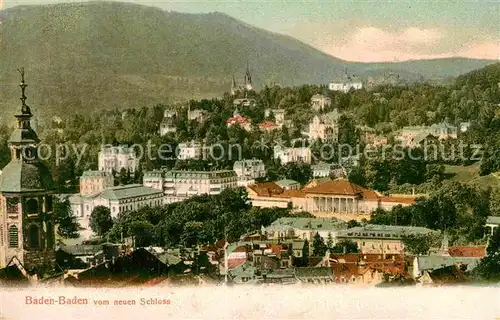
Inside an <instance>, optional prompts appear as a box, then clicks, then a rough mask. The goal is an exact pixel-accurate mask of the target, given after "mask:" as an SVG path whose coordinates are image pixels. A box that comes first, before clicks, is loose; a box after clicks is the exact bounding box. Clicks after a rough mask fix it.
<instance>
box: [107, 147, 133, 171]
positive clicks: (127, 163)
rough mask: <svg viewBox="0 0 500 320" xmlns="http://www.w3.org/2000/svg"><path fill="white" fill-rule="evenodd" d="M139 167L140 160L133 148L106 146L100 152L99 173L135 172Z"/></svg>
mask: <svg viewBox="0 0 500 320" xmlns="http://www.w3.org/2000/svg"><path fill="white" fill-rule="evenodd" d="M138 167H139V159H137V157H136V155H135V151H134V149H133V148H129V147H127V146H110V145H104V146H102V147H101V151H100V152H99V171H105V172H110V173H112V172H113V171H115V172H120V171H121V169H125V170H128V171H130V172H135V170H137V168H138Z"/></svg>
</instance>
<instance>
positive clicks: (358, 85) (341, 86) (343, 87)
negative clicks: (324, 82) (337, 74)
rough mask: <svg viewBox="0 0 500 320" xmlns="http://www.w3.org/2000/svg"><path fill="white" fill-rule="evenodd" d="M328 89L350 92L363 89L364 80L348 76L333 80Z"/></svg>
mask: <svg viewBox="0 0 500 320" xmlns="http://www.w3.org/2000/svg"><path fill="white" fill-rule="evenodd" d="M328 89H330V90H331V91H340V92H343V93H348V92H349V91H351V90H360V89H363V82H362V81H360V80H356V79H353V78H351V77H346V79H344V80H338V81H333V82H330V83H329V84H328Z"/></svg>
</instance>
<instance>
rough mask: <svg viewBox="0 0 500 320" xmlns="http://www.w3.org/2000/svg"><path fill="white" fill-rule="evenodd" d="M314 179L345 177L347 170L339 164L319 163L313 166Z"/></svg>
mask: <svg viewBox="0 0 500 320" xmlns="http://www.w3.org/2000/svg"><path fill="white" fill-rule="evenodd" d="M311 169H312V172H313V177H314V178H323V177H335V178H340V177H345V176H346V174H345V169H344V168H343V167H341V166H340V165H338V164H333V163H323V162H322V163H318V164H314V165H312V166H311Z"/></svg>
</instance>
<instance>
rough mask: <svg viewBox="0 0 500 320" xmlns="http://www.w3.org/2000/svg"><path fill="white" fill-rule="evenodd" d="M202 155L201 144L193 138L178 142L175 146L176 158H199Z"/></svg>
mask: <svg viewBox="0 0 500 320" xmlns="http://www.w3.org/2000/svg"><path fill="white" fill-rule="evenodd" d="M202 157H203V145H202V144H201V143H199V142H196V141H194V140H192V141H189V142H184V143H179V145H178V146H177V159H179V160H188V159H201V158H202Z"/></svg>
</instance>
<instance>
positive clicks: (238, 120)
mask: <svg viewBox="0 0 500 320" xmlns="http://www.w3.org/2000/svg"><path fill="white" fill-rule="evenodd" d="M226 123H228V124H236V123H239V124H247V123H250V119H248V118H246V117H243V116H239V115H238V116H234V117H231V118H229V119H227V120H226Z"/></svg>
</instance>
